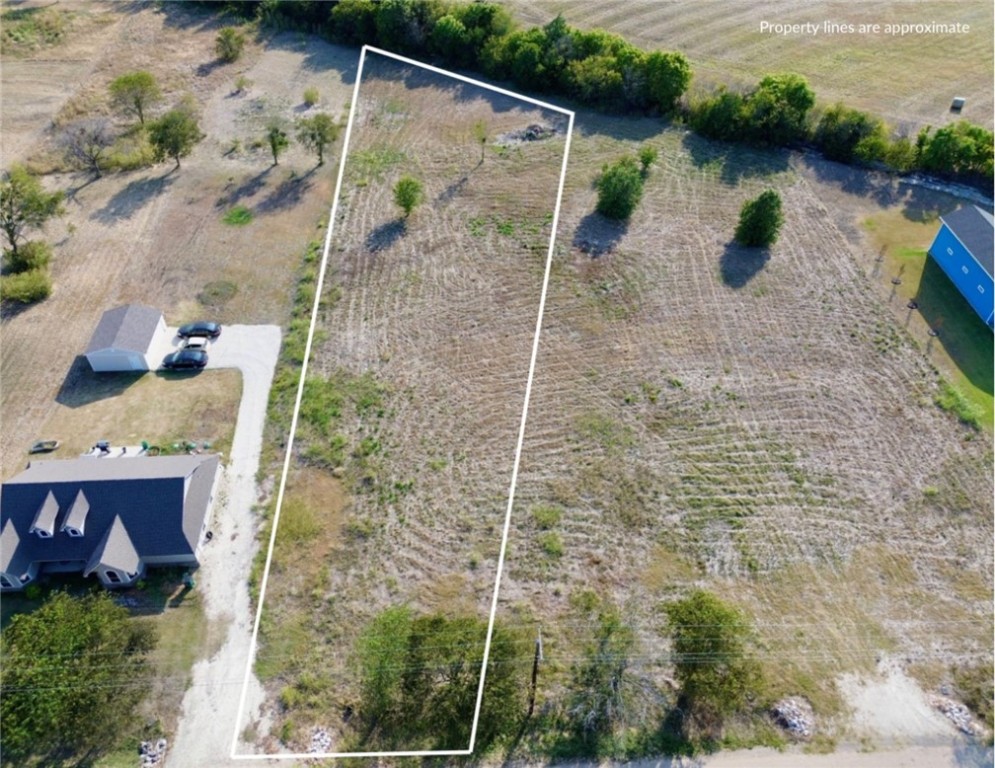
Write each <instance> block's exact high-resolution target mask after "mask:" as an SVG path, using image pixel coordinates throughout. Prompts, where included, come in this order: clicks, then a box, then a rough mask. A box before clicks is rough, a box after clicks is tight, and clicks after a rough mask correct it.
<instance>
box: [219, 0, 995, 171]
mask: <svg viewBox="0 0 995 768" xmlns="http://www.w3.org/2000/svg"><path fill="white" fill-rule="evenodd" d="M224 7H225V9H226V10H228V11H229V12H234V13H236V14H239V15H241V16H243V17H254V18H259V19H260V20H261V21H263V22H264V23H268V24H272V25H275V26H278V27H283V26H296V27H298V28H303V29H307V30H308V31H311V32H314V33H316V34H321V35H323V36H325V37H327V38H329V39H332V40H335V41H337V42H341V43H345V44H351V45H362V44H372V45H378V46H380V47H382V48H386V49H389V50H393V51H397V52H399V53H403V54H407V55H411V56H417V57H420V58H426V59H432V60H434V61H437V62H439V63H441V64H445V65H449V66H452V67H466V68H471V69H476V70H478V71H482V72H484V73H485V74H487V75H488V76H490V77H494V78H498V79H503V80H510V81H512V82H514V83H515V84H517V85H518V86H520V87H522V88H524V89H527V90H531V91H539V92H543V93H550V94H563V95H567V96H570V97H572V98H574V99H576V100H577V101H579V102H580V103H582V104H585V105H587V106H591V107H594V108H596V109H602V110H609V111H612V112H623V111H628V112H637V113H650V114H664V115H666V114H670V113H672V112H675V111H676V112H679V113H680V114H681V115H682V116H683V117H684V118H685V119H687V120H688V121H689V122H690V124H691V126H692V127H693V128H694V130H695V131H696V132H698V133H701V134H702V135H703V136H707V137H709V138H713V139H719V140H722V141H734V142H746V143H751V144H758V145H766V146H788V147H790V146H798V145H801V144H810V145H814V146H815V147H817V148H819V149H820V150H821V151H822V152H824V153H825V155H826V156H827V157H829V158H830V159H833V160H838V161H840V162H844V163H852V164H857V165H883V166H886V167H888V168H891V169H894V170H896V171H900V172H905V171H910V170H920V169H921V170H924V171H928V172H930V173H936V174H940V175H944V176H948V177H951V178H956V179H960V180H964V181H968V182H978V181H983V182H986V183H987V184H991V182H992V179H993V174H992V157H993V151H992V132H991V131H988V130H986V129H984V128H982V127H980V126H977V125H973V124H971V123H969V122H966V121H961V122H958V123H954V124H953V125H950V126H946V127H943V128H940V129H938V130H936V131H934V130H933V129H931V128H926V129H924V130H923V131H921V132H920V133H919V134H918V135H917V136H916V137H915V138H914V139H913V138H911V137H907V136H897V137H896V136H895V135H894V131H893V130H892V129H891V128H890V127H889V126H887V125H886V124H885V123H884V122H883V121H881V120H880V119H878V118H876V117H874V116H872V115H869V114H867V113H864V112H860V111H859V110H855V109H851V108H849V107H846V106H845V105H842V104H836V105H833V106H831V107H829V108H828V109H826V111H825V112H823V113H822V115H821V116H819V117H818V118H817V119H813V116H812V110H813V108H814V106H815V103H816V98H815V94H814V92H813V91H812V89H811V88H810V87H809V85H808V83H807V82H806V80H805V78H803V77H801V76H800V75H796V74H772V75H768V76H767V77H764V78H763V79H762V80H761V81H760V82H759V84H758V85H757V86H756V87H755V88H753V89H752V90H749V91H746V92H743V93H739V92H735V91H730V90H728V89H725V88H720V89H718V90H717V91H715V92H714V93H712V94H710V95H708V96H704V97H702V98H697V99H692V100H690V101H687V100H686V99H685V97H684V94H685V92H686V91H687V88H688V85H689V83H690V81H691V74H692V73H691V67H690V64H689V63H688V61H687V59H686V58H685V57H684V56H683V55H682V54H680V53H676V52H664V51H653V52H647V51H643V50H640V49H639V48H636V47H635V46H633V45H632V44H631V43H629V42H628V41H626V40H625V39H624V38H622V37H620V36H618V35H614V34H611V33H608V32H604V31H602V30H590V31H580V30H576V29H573V28H571V27H570V26H569V25H568V24H567V23H566V21H564V20H563V18H562V17H557V18H556V19H554V20H553V21H551V22H549V23H548V24H546V25H545V26H543V27H533V28H530V29H524V30H516V29H515V28H514V25H513V23H512V20H511V18H510V16H509V14H508V12H507V11H506V10H504V9H503V8H502V7H500V6H498V5H496V4H492V3H486V2H481V3H446V2H425V1H423V0H382V2H374V0H339V2H337V3H335V4H334V5H332V6H331V9H330V10H329V7H328V6H327V5H325V4H323V3H313V2H306V3H305V2H302V3H286V2H280V1H279V0H263V1H262V2H249V1H248V0H232V1H231V2H228V3H226V4H225V6H224Z"/></svg>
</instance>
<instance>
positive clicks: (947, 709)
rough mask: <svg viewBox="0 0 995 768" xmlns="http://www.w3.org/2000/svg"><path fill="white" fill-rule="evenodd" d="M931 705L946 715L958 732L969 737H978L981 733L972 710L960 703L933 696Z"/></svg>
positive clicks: (947, 698)
mask: <svg viewBox="0 0 995 768" xmlns="http://www.w3.org/2000/svg"><path fill="white" fill-rule="evenodd" d="M930 699H931V701H930V703H931V704H932V705H933V707H934V708H936V709H937V710H938V711H939V712H941V713H942V714H944V715H946V717H947V719H948V720H950V722H952V723H953V724H954V725H955V726H957V730H959V731H960V732H961V733H964V734H966V735H968V736H976V735H978V734H979V733H981V728H980V727H979V726H978V724H977V723H976V722H975V721H974V717H972V716H971V710H969V709H968V708H967V707H965V706H964V705H963V704H961V703H960V702H959V701H954V700H953V699H951V698H950V697H948V696H936V695H934V696H931V697H930Z"/></svg>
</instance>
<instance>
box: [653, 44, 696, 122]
mask: <svg viewBox="0 0 995 768" xmlns="http://www.w3.org/2000/svg"><path fill="white" fill-rule="evenodd" d="M645 72H646V90H647V93H648V96H649V101H650V104H652V105H653V106H654V107H656V108H657V109H659V110H660V111H661V112H662V113H664V114H667V113H669V112H672V111H673V110H674V107H676V106H677V100H678V99H679V98H680V97H681V96H682V95H683V94H684V92H685V91H686V90H687V88H688V85H690V83H691V65H690V64H689V63H688V60H687V59H686V58H685V57H684V55H683V54H681V53H671V52H669V51H654V52H653V53H651V54H649V55H648V56H647V57H646V63H645Z"/></svg>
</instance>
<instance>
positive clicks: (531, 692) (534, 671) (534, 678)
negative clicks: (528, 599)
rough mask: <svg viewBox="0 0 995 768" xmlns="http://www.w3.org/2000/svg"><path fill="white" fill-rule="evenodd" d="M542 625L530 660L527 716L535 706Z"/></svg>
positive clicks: (540, 658) (540, 656) (530, 714)
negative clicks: (532, 657) (533, 654)
mask: <svg viewBox="0 0 995 768" xmlns="http://www.w3.org/2000/svg"><path fill="white" fill-rule="evenodd" d="M542 660H543V658H542V627H539V635H538V636H537V637H536V653H535V658H534V659H533V660H532V687H531V688H530V689H529V714H528V716H529V717H532V713H533V712H534V711H535V707H536V684H537V683H538V681H539V662H540V661H542Z"/></svg>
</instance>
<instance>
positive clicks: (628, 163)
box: [595, 156, 643, 221]
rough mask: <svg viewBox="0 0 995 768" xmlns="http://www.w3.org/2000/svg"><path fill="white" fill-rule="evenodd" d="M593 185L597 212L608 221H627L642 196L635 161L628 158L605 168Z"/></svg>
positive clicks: (639, 177) (641, 185)
mask: <svg viewBox="0 0 995 768" xmlns="http://www.w3.org/2000/svg"><path fill="white" fill-rule="evenodd" d="M595 185H596V187H597V190H598V204H597V211H598V213H600V214H601V215H602V216H607V217H608V218H610V219H618V220H620V221H624V220H625V219H628V218H629V217H630V216H631V215H632V212H633V211H634V210H635V209H636V206H637V205H638V204H639V200H640V199H641V198H642V196H643V176H642V174H641V173H640V172H639V166H638V165H637V164H636V161H635V160H634V159H633V158H631V157H629V156H626V157H622V158H620V159H619V160H617V161H616V162H615V163H614V164H613V165H611V166H605V167H604V168H603V169H602V171H601V175H600V176H599V177H598V180H597V182H595Z"/></svg>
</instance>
